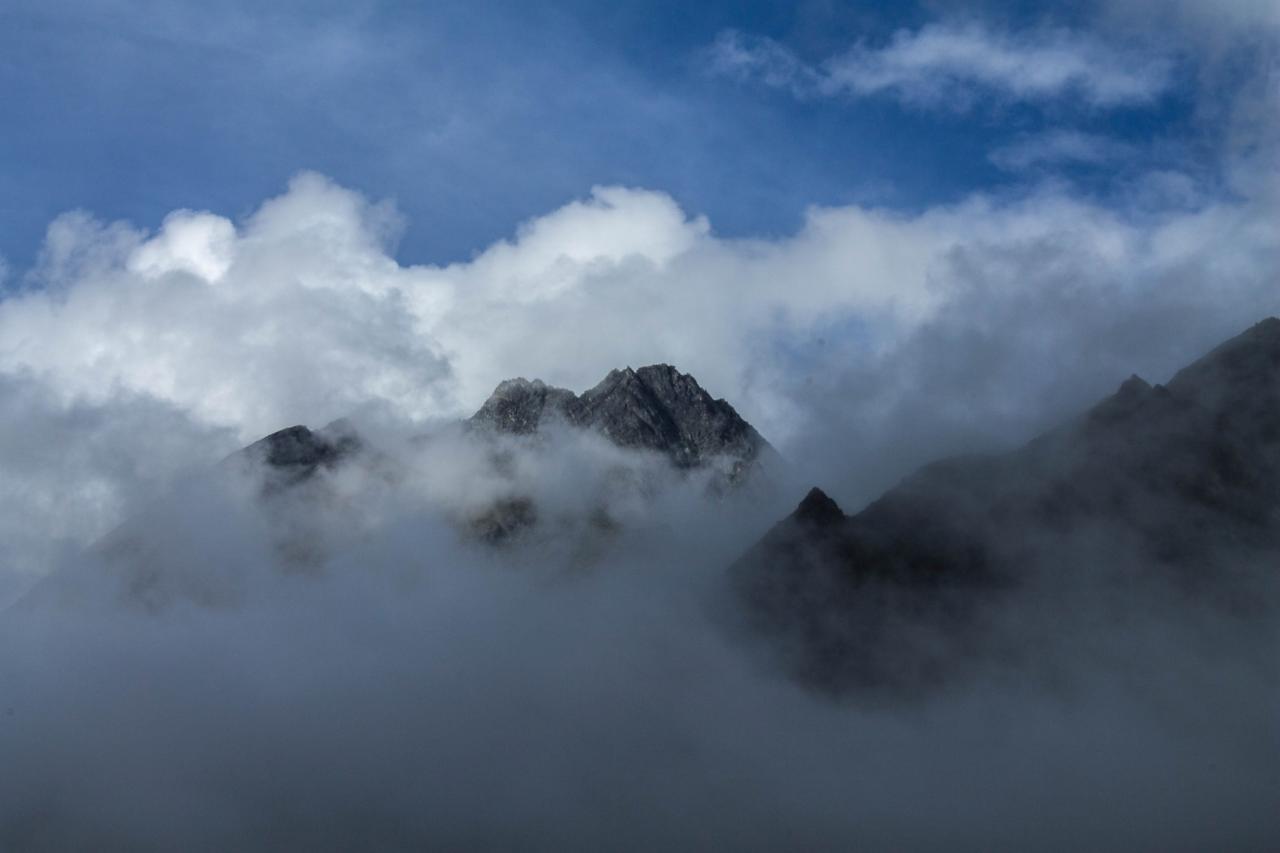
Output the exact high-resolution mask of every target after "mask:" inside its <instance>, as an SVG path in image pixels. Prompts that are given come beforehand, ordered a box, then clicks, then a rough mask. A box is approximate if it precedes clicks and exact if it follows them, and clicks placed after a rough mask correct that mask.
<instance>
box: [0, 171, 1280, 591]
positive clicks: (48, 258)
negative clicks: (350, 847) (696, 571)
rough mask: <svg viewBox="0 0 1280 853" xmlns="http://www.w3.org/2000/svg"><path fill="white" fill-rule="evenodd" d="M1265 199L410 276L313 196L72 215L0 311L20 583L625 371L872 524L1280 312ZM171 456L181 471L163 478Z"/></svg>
mask: <svg viewBox="0 0 1280 853" xmlns="http://www.w3.org/2000/svg"><path fill="white" fill-rule="evenodd" d="M1259 168H1260V167H1259ZM1259 174H1260V175H1261V176H1262V178H1261V179H1260V180H1258V181H1255V182H1254V183H1253V184H1252V186H1251V188H1250V189H1251V191H1252V193H1253V194H1252V195H1250V196H1247V197H1243V198H1237V199H1232V200H1217V201H1215V200H1212V199H1210V198H1207V197H1205V196H1203V194H1197V195H1195V197H1193V198H1191V199H1188V197H1187V196H1186V194H1185V193H1180V194H1178V196H1177V198H1176V200H1175V201H1176V203H1172V202H1170V201H1169V195H1170V194H1169V192H1167V191H1162V192H1158V193H1152V192H1148V191H1146V190H1144V191H1143V192H1141V193H1139V194H1138V195H1137V196H1135V197H1136V198H1138V199H1139V201H1140V204H1139V205H1138V206H1136V207H1134V208H1132V209H1128V210H1124V209H1112V208H1108V207H1106V206H1103V205H1101V204H1100V203H1098V202H1096V201H1092V200H1089V199H1085V198H1081V197H1078V196H1076V195H1074V194H1073V193H1072V192H1071V191H1070V190H1069V189H1068V188H1065V187H1062V186H1058V185H1048V186H1045V187H1042V188H1040V189H1038V190H1035V191H1030V192H1027V193H1025V194H1024V195H1022V196H1012V197H1008V198H1003V199H1000V198H994V197H989V196H984V195H974V196H971V197H969V198H968V199H965V200H963V201H962V202H959V203H957V204H953V205H945V206H938V207H934V208H930V209H926V210H924V211H921V212H920V213H917V214H913V215H908V214H902V213H897V212H893V211H889V210H884V209H879V208H872V207H862V206H857V205H851V206H847V207H837V208H813V209H811V210H810V211H809V213H808V215H807V217H806V220H805V222H804V224H803V226H802V227H801V228H800V229H799V230H798V231H797V232H796V233H794V234H791V235H788V236H784V237H780V238H776V239H751V240H741V239H725V238H721V237H719V236H717V235H716V233H715V231H714V229H713V227H712V224H711V223H710V222H708V221H707V220H706V219H705V218H703V217H699V216H692V215H690V214H688V213H686V212H685V211H684V210H682V209H681V208H680V206H679V205H678V204H676V203H675V201H674V200H673V199H672V198H671V197H670V196H668V195H666V194H664V193H661V192H655V191H651V190H641V189H634V188H631V189H629V188H621V187H604V188H598V189H596V190H595V191H593V192H592V193H591V194H590V195H588V196H587V197H585V198H583V199H580V200H577V201H571V202H569V203H568V204H566V205H564V206H563V207H561V208H559V209H557V210H553V211H550V212H548V213H547V214H545V215H543V216H540V217H535V218H534V219H531V220H529V221H528V222H526V223H525V224H523V225H522V226H520V227H519V228H518V229H516V231H515V233H514V234H513V236H512V237H511V238H510V239H507V240H502V241H499V242H497V243H495V244H493V245H492V246H490V247H489V248H487V249H486V250H484V251H482V252H480V253H479V254H477V255H476V256H475V257H473V258H472V259H470V260H467V261H462V262H457V263H453V264H447V265H404V264H401V263H399V262H398V261H397V260H396V259H395V257H394V255H393V254H392V247H393V245H394V240H395V238H396V235H397V234H398V233H399V228H400V227H401V222H400V219H399V217H398V215H397V214H396V212H395V210H394V208H393V207H392V206H391V205H389V204H387V203H372V202H370V201H369V200H367V199H365V198H364V197H362V196H361V195H360V194H359V193H356V192H354V191H352V190H348V189H344V188H342V187H339V186H337V185H335V184H334V183H333V182H331V181H329V180H327V179H325V178H323V177H321V176H318V175H315V174H310V173H304V174H302V175H300V176H299V177H298V178H296V179H295V180H294V181H293V182H291V183H290V185H289V187H288V189H287V190H286V191H285V192H284V193H283V194H282V195H280V196H278V197H276V198H273V199H269V200H268V201H266V202H264V203H263V204H262V205H261V206H260V207H259V208H258V209H257V210H256V211H254V212H252V213H251V214H250V215H248V216H246V217H244V218H243V219H242V220H240V221H237V222H233V221H231V220H229V219H226V218H224V217H220V216H218V215H216V214H211V213H200V212H192V211H179V212H176V213H174V214H172V215H171V216H169V217H167V218H166V219H165V220H164V221H163V222H162V223H161V225H160V227H159V228H158V229H157V230H156V231H155V232H153V233H148V232H145V231H142V230H140V229H138V228H137V227H136V226H133V225H129V224H126V223H113V224H103V223H100V222H97V221H96V220H94V219H93V218H92V217H91V216H89V215H88V214H85V213H72V214H68V215H65V216H63V217H60V218H59V219H57V220H56V221H55V222H53V223H52V224H51V225H50V227H49V232H48V238H47V240H46V243H45V246H44V249H43V251H42V254H41V262H40V265H39V267H38V268H37V269H36V270H35V271H34V272H33V273H32V274H31V275H30V276H28V277H27V279H26V286H25V287H24V289H23V290H22V291H21V292H18V293H15V294H13V295H10V296H8V297H7V298H5V299H4V300H3V301H0V378H2V379H4V382H3V383H0V398H3V399H0V406H3V407H4V408H5V410H8V411H12V412H14V413H15V415H14V417H15V421H14V422H15V423H24V420H23V416H22V415H21V414H20V413H22V412H27V411H29V412H31V413H32V414H31V416H30V418H28V420H30V419H31V418H34V420H32V421H31V422H32V423H44V424H46V426H43V427H40V428H39V435H38V436H37V439H31V438H25V439H23V441H22V442H19V443H15V444H12V445H11V447H10V449H8V450H3V452H4V453H6V454H9V455H11V456H12V457H13V459H12V461H8V460H6V461H5V465H6V469H7V470H13V471H26V472H27V473H26V474H22V475H21V477H20V478H19V479H16V480H13V481H12V482H11V486H12V488H10V489H9V490H7V491H6V492H5V495H6V497H5V499H4V505H3V507H2V508H0V509H3V514H4V516H5V517H6V518H8V519H10V522H9V523H10V527H11V528H12V530H13V532H14V535H13V537H12V538H10V539H9V540H8V541H9V545H8V549H7V551H6V557H5V560H6V564H5V566H4V571H5V572H6V574H7V575H8V576H9V579H8V580H7V581H6V583H7V585H8V588H9V589H11V590H12V591H13V593H14V594H16V592H17V590H18V589H20V588H21V587H22V586H23V585H24V584H29V583H30V582H31V580H32V579H33V578H34V577H35V576H36V575H37V574H38V573H40V572H42V571H44V568H42V567H44V566H47V562H48V560H49V559H50V555H51V554H52V553H53V551H54V550H56V548H53V550H51V548H52V547H53V543H61V545H58V547H64V546H65V547H71V546H82V545H84V544H87V543H88V542H90V541H92V539H93V538H94V537H96V536H98V535H101V533H102V532H103V531H104V530H105V529H106V528H108V527H109V526H110V525H111V524H112V523H114V522H115V521H118V520H119V518H120V517H121V513H122V512H124V507H125V504H126V501H127V500H128V499H130V498H131V497H132V496H136V495H138V494H140V493H143V492H146V491H148V490H152V491H154V490H155V489H158V488H161V487H163V486H164V485H165V484H166V483H171V482H172V481H173V480H174V479H175V478H176V477H178V476H179V474H180V472H181V470H182V469H183V466H184V464H206V463H207V462H208V461H212V460H213V459H216V458H218V457H219V456H220V455H221V454H223V453H227V452H230V451H231V450H233V449H234V448H235V447H236V446H237V444H244V443H247V442H248V441H251V440H253V439H256V438H258V437H259V436H261V435H264V434H266V433H268V432H270V431H273V430H275V429H279V428H282V427H285V426H288V425H291V424H294V423H306V424H309V425H311V426H313V427H318V426H321V425H323V424H325V423H328V422H329V421H331V420H333V419H336V418H339V417H344V416H349V415H352V414H360V415H362V416H363V417H365V418H367V419H368V418H372V419H375V420H376V419H378V418H386V419H389V420H391V421H398V422H403V421H408V422H416V423H419V424H427V423H429V422H432V421H434V420H436V419H440V418H452V417H458V416H463V415H466V414H469V413H470V412H471V411H474V410H475V409H476V408H477V407H478V406H479V405H480V404H481V402H483V400H484V399H485V397H487V395H488V394H489V393H490V392H491V391H492V389H493V388H494V387H495V386H496V385H497V384H498V382H500V381H501V380H503V379H506V378H510V377H512V376H519V375H523V376H529V377H540V378H542V379H544V380H546V381H549V382H552V383H555V384H558V385H562V386H565V387H569V388H573V389H577V390H581V389H584V388H587V387H590V386H591V385H593V384H595V383H596V382H597V381H599V379H600V378H601V377H602V376H604V374H605V373H607V372H608V371H609V370H610V369H612V368H615V367H620V366H625V365H628V364H630V365H633V366H639V365H642V364H649V363H654V362H662V361H665V362H669V363H672V364H675V365H677V366H678V367H680V368H681V369H682V370H684V371H686V372H690V373H692V374H693V375H695V376H696V377H698V379H699V381H700V382H702V384H703V385H704V386H705V387H707V388H708V389H709V390H710V391H711V392H712V393H713V394H715V395H716V396H723V397H724V398H726V399H728V400H729V401H730V402H732V403H733V404H734V405H735V406H736V407H737V408H738V409H739V410H740V411H741V412H742V413H743V415H744V416H745V417H747V419H748V420H750V421H751V422H752V423H754V424H755V425H756V426H757V427H758V428H759V429H760V430H761V431H762V432H763V434H764V435H765V436H766V437H767V438H768V439H769V440H770V441H772V442H773V443H774V444H775V445H777V446H778V447H779V448H780V450H782V452H783V453H784V454H785V455H787V456H788V458H789V459H790V460H791V464H792V465H793V466H794V467H795V470H796V471H797V472H798V473H799V474H801V475H802V476H803V477H804V478H807V479H809V480H811V481H812V482H820V483H822V484H824V486H826V487H827V488H829V489H830V490H831V491H832V492H833V494H835V496H836V497H837V498H839V499H840V500H842V502H845V503H848V504H850V505H851V506H856V505H857V503H858V501H860V500H863V499H868V498H870V497H872V496H873V495H874V493H875V490H876V489H878V488H883V487H887V486H888V485H891V484H892V482H893V481H894V479H895V478H896V477H898V476H901V474H902V473H903V472H904V471H905V470H908V469H909V468H910V467H911V466H912V465H915V464H919V463H922V462H924V461H927V460H928V459H929V458H931V457H932V456H936V455H937V454H939V453H942V452H947V451H951V450H960V449H975V448H981V447H990V446H992V445H993V444H1000V443H1001V442H1006V443H1007V442H1014V441H1017V440H1021V439H1025V438H1026V437H1029V435H1030V434H1032V433H1033V432H1034V431H1035V430H1036V429H1040V428H1044V427H1045V426H1047V425H1049V424H1050V423H1052V422H1053V419H1054V418H1055V417H1058V416H1062V415H1065V414H1067V413H1069V412H1070V411H1072V410H1073V408H1079V407H1082V406H1084V405H1086V404H1087V403H1088V402H1090V401H1091V400H1092V399H1095V398H1097V397H1099V396H1101V395H1102V394H1104V393H1106V392H1108V391H1109V390H1110V389H1111V387H1112V385H1113V384H1114V383H1116V382H1118V381H1119V380H1120V379H1123V378H1124V377H1126V376H1128V375H1129V374H1130V373H1131V372H1133V371H1135V370H1137V371H1138V372H1140V373H1142V374H1144V375H1146V376H1148V377H1149V378H1150V379H1152V380H1153V381H1160V380H1161V379H1162V378H1167V375H1168V372H1169V371H1172V370H1173V369H1174V368H1176V367H1178V366H1180V365H1181V364H1183V363H1185V362H1186V361H1188V360H1190V359H1191V358H1193V357H1194V356H1196V355H1197V354H1199V353H1200V352H1202V351H1203V350H1204V349H1205V348H1206V347H1207V346H1209V345H1210V344H1212V343H1214V342H1215V341H1216V340H1220V339H1223V338H1225V337H1227V336H1228V335H1230V334H1232V333H1234V332H1236V331H1238V330H1239V329H1241V328H1244V327H1245V326H1247V325H1248V324H1250V323H1251V322H1253V321H1256V320H1257V319H1258V318H1259V317H1261V316H1264V315H1266V314H1272V313H1278V312H1280V304H1277V299H1276V294H1275V290H1274V280H1273V277H1272V276H1273V270H1274V269H1275V268H1276V265H1277V263H1280V261H1278V257H1280V245H1278V238H1277V235H1276V233H1275V230H1274V228H1272V227H1270V224H1271V223H1272V222H1273V221H1274V217H1275V211H1276V198H1277V193H1276V180H1275V177H1274V174H1273V173H1271V172H1265V171H1262V172H1259ZM1267 176H1270V177H1267ZM1150 177H1151V180H1152V181H1156V182H1157V183H1159V184H1160V185H1161V186H1170V185H1172V184H1176V183H1177V182H1178V175H1176V174H1169V173H1161V174H1160V175H1155V176H1150ZM1157 179H1158V180H1157ZM1171 182H1172V184H1171ZM1147 183H1150V181H1148V182H1147ZM1184 183H1185V181H1184ZM1144 186H1145V185H1144ZM1153 205H1154V206H1153ZM1086 340H1087V341H1089V345H1088V346H1084V345H1083V344H1082V343H1081V342H1082V341H1086ZM36 413H40V414H36ZM86 418H87V419H88V420H84V419H86ZM77 423H84V424H90V425H94V426H92V428H90V427H89V426H84V427H83V428H81V427H72V426H70V425H71V424H77ZM64 425H65V426H64ZM161 436H164V437H165V438H164V441H166V442H169V441H173V442H175V443H174V444H172V445H166V446H167V447H168V449H167V450H165V451H164V453H165V455H164V456H163V457H156V456H155V455H154V453H155V452H156V451H155V450H154V449H153V448H155V447H158V446H159V445H157V444H156V442H157V441H159V440H160V437H161ZM31 441H35V444H34V445H31V446H30V447H29V448H28V449H23V447H25V446H27V445H26V444H24V443H23V442H28V443H29V442H31ZM24 454H25V458H26V459H28V460H35V459H51V458H55V457H57V456H58V454H62V456H64V457H65V458H67V459H75V460H80V462H77V464H75V465H64V466H47V467H43V468H42V467H41V466H36V467H30V465H29V464H28V463H27V462H23V461H22V459H23V455H24ZM50 454H52V455H50ZM34 495H41V496H45V497H40V498H38V499H32V496H34ZM54 496H61V497H58V498H55V497H54Z"/></svg>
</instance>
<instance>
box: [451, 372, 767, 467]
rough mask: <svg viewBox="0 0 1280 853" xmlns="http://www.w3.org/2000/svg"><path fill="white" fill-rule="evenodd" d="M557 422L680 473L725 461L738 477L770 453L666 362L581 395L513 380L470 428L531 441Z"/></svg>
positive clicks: (612, 377) (729, 409)
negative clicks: (657, 456) (660, 458)
mask: <svg viewBox="0 0 1280 853" xmlns="http://www.w3.org/2000/svg"><path fill="white" fill-rule="evenodd" d="M552 421H558V422H561V423H564V424H567V425H569V426H572V427H577V428H581V429H590V430H594V431H596V432H598V433H600V434H601V435H603V436H605V437H607V438H608V439H609V440H610V441H612V442H613V443H614V444H617V445H618V446H619V447H626V448H634V449H641V450H651V451H656V452H658V453H661V454H663V455H665V456H666V457H667V458H668V459H670V460H671V462H672V463H673V464H674V465H675V466H676V467H678V468H696V467H698V466H701V465H704V464H707V463H709V462H710V461H712V460H713V459H727V460H729V461H730V462H731V464H732V477H733V478H734V479H736V478H739V477H741V476H742V475H743V474H744V473H745V472H746V471H747V470H748V469H749V468H750V467H751V466H752V465H753V464H754V463H756V462H757V461H758V460H760V459H761V458H762V456H763V455H764V454H766V453H769V452H771V448H770V447H769V444H768V442H766V441H765V440H764V439H763V438H762V437H761V436H760V434H759V433H758V432H756V430H755V428H754V427H752V426H751V424H749V423H747V422H746V421H745V420H743V419H742V417H740V416H739V415H738V413H737V412H736V411H735V410H734V408H733V406H731V405H729V403H727V402H725V401H724V400H718V399H714V398H712V396H711V395H710V394H708V393H707V392H706V391H705V390H703V388H702V386H701V385H699V384H698V381H697V380H696V379H694V378H693V377H692V376H690V375H688V374H686V373H681V372H680V371H678V370H676V369H675V368H674V367H672V366H670V365H667V364H655V365H650V366H648V367H641V368H639V369H638V370H633V369H632V368H630V367H628V368H626V369H624V370H613V371H610V373H609V375H608V376H606V377H605V378H604V379H603V380H602V381H601V382H600V383H599V384H598V385H596V386H595V387H594V388H591V389H590V390H588V391H585V392H583V393H582V394H581V395H578V394H574V393H573V392H572V391H568V390H566V389H564V388H555V387H553V386H549V385H546V384H544V383H543V382H541V381H539V380H533V381H530V380H527V379H509V380H507V381H505V382H503V383H502V384H500V385H499V386H498V387H497V389H496V390H495V391H494V392H493V395H492V396H491V397H490V398H489V399H488V400H487V401H486V402H485V404H484V405H483V406H481V407H480V410H479V411H478V412H476V413H475V415H473V416H472V417H471V419H470V420H469V423H470V424H471V425H472V426H473V427H476V428H481V429H490V430H494V431H497V432H502V433H510V434H515V435H525V434H530V433H534V432H536V431H537V430H538V428H539V427H540V426H542V425H543V424H546V423H549V422H552Z"/></svg>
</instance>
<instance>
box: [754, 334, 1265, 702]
mask: <svg viewBox="0 0 1280 853" xmlns="http://www.w3.org/2000/svg"><path fill="white" fill-rule="evenodd" d="M1277 567H1280V319H1276V318H1269V319H1267V320H1264V321H1263V322H1261V323H1259V324H1257V325H1255V326H1254V327H1252V328H1251V329H1249V330H1247V331H1246V332H1244V333H1243V334H1241V335H1239V336H1237V337H1236V338H1233V339H1231V340H1230V341H1228V342H1226V343H1224V344H1223V345H1221V346H1219V347H1217V348H1216V349H1214V350H1213V351H1212V352H1210V353H1209V354H1207V355H1206V356H1204V357H1203V358H1201V359H1199V360H1197V361H1196V362H1194V363H1193V364H1191V365H1189V366H1188V367H1186V368H1184V369H1183V370H1181V371H1179V372H1178V373H1177V374H1176V375H1175V376H1174V378H1173V379H1171V380H1170V381H1169V382H1168V383H1167V385H1154V386H1153V385H1150V384H1149V383H1147V382H1146V381H1144V380H1142V379H1140V378H1138V377H1136V376H1133V377H1130V378H1129V379H1128V380H1126V381H1125V382H1124V383H1123V384H1122V385H1121V386H1120V388H1119V389H1118V390H1117V391H1116V393H1115V394H1113V395H1112V396H1110V397H1108V398H1106V399H1104V400H1102V401H1101V402H1099V403H1098V404H1097V405H1095V406H1093V407H1092V408H1091V409H1089V410H1088V411H1087V412H1085V413H1084V414H1082V415H1081V416H1080V417H1078V418H1076V419H1074V420H1072V421H1071V422H1069V423H1067V424H1064V425H1063V426H1062V427H1060V428H1058V429H1055V430H1053V431H1051V432H1049V433H1046V434H1045V435H1042V436H1040V437H1038V438H1036V439H1035V440H1033V441H1031V442H1030V443H1029V444H1027V445H1026V446H1024V447H1022V448H1020V449H1018V450H1015V451H1012V452H1010V453H1005V454H996V455H989V456H966V457H957V458H951V459H944V460H940V461H938V462H935V463H932V464H930V465H927V466H925V467H924V468H922V469H921V470H919V471H917V472H916V473H914V474H912V475H910V476H909V477H907V478H906V479H904V480H903V481H902V482H901V483H900V484H899V485H898V486H896V487H895V488H893V489H891V490H890V491H889V492H887V493H886V494H885V495H883V496H882V497H881V498H879V499H878V500H876V501H874V502H872V503H871V504H870V505H868V506H867V507H866V508H864V509H862V510H861V511H859V512H857V513H854V514H852V515H846V514H845V513H844V512H843V511H842V510H841V509H840V508H839V507H838V506H837V505H836V503H835V502H834V501H833V500H831V499H830V498H829V497H828V496H827V495H826V494H824V493H823V492H822V491H821V490H819V489H816V488H815V489H814V490H812V491H811V492H810V493H809V494H808V496H806V498H805V499H804V501H802V502H801V504H800V505H799V507H797V509H796V511H795V512H794V513H793V514H792V515H791V516H789V517H788V518H786V519H784V520H783V521H781V522H780V523H778V524H777V525H776V526H775V527H774V528H773V529H772V530H771V531H769V532H768V533H767V534H766V535H765V537H764V538H763V539H762V540H761V541H760V542H759V543H758V544H757V545H756V546H754V547H753V548H752V549H751V550H749V551H748V552H747V553H746V554H744V555H743V557H742V558H741V559H740V560H739V561H738V562H737V563H736V564H735V565H734V566H733V568H732V570H731V575H732V578H733V583H734V586H735V589H736V592H737V595H738V597H739V600H740V601H741V602H742V603H744V604H745V605H746V611H747V613H748V617H747V621H748V622H749V623H750V625H751V627H752V629H753V630H754V631H755V632H756V633H758V634H761V635H764V636H767V637H770V638H771V640H770V642H772V643H773V644H774V645H775V647H776V648H777V649H781V650H784V651H783V652H782V655H783V657H784V658H785V661H784V665H785V666H787V667H788V668H789V669H791V670H792V671H793V672H794V673H795V674H797V675H799V676H800V677H801V678H803V679H805V680H808V681H810V682H815V683H819V684H822V685H824V686H827V687H831V688H833V689H843V688H845V687H850V686H858V685H884V684H891V685H904V684H918V683H921V682H927V681H930V680H936V679H940V678H943V677H944V675H945V674H947V673H949V672H952V671H954V670H955V668H956V667H955V666H954V664H955V661H956V658H957V655H959V653H960V652H961V651H962V650H971V646H972V644H973V643H975V642H978V641H979V639H980V638H981V637H982V633H983V629H982V625H983V622H984V618H985V615H986V614H987V613H988V612H989V610H990V608H992V607H993V606H994V604H995V603H996V602H998V601H999V600H1000V599H1001V598H1002V597H1003V596H1005V595H1006V594H1009V593H1010V590H1016V589H1019V588H1023V587H1027V586H1030V585H1035V584H1039V585H1041V586H1049V585H1053V584H1055V583H1056V584H1059V585H1062V584H1064V583H1070V582H1071V581H1070V579H1071V578H1073V577H1082V576H1084V575H1090V576H1091V577H1092V579H1093V580H1096V581H1097V583H1098V585H1100V586H1107V585H1124V584H1148V583H1157V584H1160V585H1162V586H1168V587H1173V588H1176V589H1177V590H1180V591H1181V594H1186V595H1190V596H1195V597H1197V600H1198V601H1202V602H1204V603H1205V605H1206V606H1223V607H1228V608H1237V609H1241V610H1243V611H1248V610H1250V609H1251V608H1252V609H1257V608H1259V607H1270V606H1273V605H1274V604H1275V602H1271V601H1268V600H1265V599H1266V597H1265V596H1262V597H1261V598H1260V597H1259V596H1257V595H1255V594H1254V593H1255V591H1256V589H1255V587H1254V586H1252V585H1251V580H1256V579H1257V578H1258V577H1262V576H1263V574H1260V573H1266V572H1274V571H1275V569H1276V568H1277ZM1251 573H1252V574H1251ZM1267 588H1268V589H1273V588H1274V584H1272V585H1269V586H1268V587H1267Z"/></svg>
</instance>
